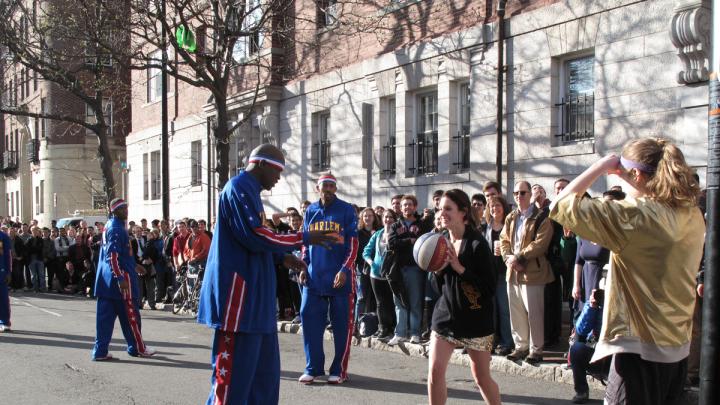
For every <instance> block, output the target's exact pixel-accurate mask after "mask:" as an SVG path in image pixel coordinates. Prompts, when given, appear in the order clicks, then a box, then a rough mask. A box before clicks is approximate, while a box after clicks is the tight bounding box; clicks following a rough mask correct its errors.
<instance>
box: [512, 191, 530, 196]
mask: <svg viewBox="0 0 720 405" xmlns="http://www.w3.org/2000/svg"><path fill="white" fill-rule="evenodd" d="M527 193H528V192H527V191H526V190H520V191H513V195H514V196H515V197H517V196H518V195H521V196H523V195H525V194H527Z"/></svg>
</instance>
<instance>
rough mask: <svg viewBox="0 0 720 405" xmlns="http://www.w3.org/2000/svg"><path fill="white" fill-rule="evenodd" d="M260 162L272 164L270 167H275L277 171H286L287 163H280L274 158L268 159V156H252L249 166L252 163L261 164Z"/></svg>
mask: <svg viewBox="0 0 720 405" xmlns="http://www.w3.org/2000/svg"><path fill="white" fill-rule="evenodd" d="M260 162H265V163H268V164H270V165H272V166H275V167H276V168H277V169H279V170H281V171H282V170H284V169H285V163H283V162H280V161H278V160H275V159H273V158H271V157H268V156H263V155H252V156H250V158H249V159H248V164H250V163H255V164H257V163H260Z"/></svg>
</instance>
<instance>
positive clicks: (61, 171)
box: [0, 0, 130, 226]
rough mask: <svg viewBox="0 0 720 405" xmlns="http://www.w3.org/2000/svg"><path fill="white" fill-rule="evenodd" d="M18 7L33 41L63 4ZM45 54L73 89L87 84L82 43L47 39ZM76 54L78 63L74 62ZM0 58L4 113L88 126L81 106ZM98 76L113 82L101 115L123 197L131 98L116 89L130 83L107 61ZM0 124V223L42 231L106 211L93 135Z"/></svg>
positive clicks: (89, 58)
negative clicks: (74, 82) (34, 224)
mask: <svg viewBox="0 0 720 405" xmlns="http://www.w3.org/2000/svg"><path fill="white" fill-rule="evenodd" d="M25 3H26V4H25V7H27V10H32V11H31V12H32V14H20V15H19V16H18V21H20V22H21V26H22V27H23V28H24V30H26V32H25V33H24V38H28V37H30V38H32V36H33V33H32V27H33V26H34V25H33V24H41V22H40V21H42V19H43V18H45V17H46V16H47V15H48V14H47V13H49V12H51V11H49V10H54V9H53V7H61V6H62V5H63V4H66V3H65V2H64V0H57V1H39V0H27V1H26V2H25ZM31 21H32V22H31ZM47 46H48V49H52V51H47V52H48V53H47V54H46V55H50V54H52V55H54V56H53V57H58V58H60V57H62V58H66V59H65V62H66V63H67V65H64V66H65V68H66V69H67V70H68V71H71V72H75V74H76V77H77V78H78V86H80V87H83V86H89V84H88V83H92V82H91V81H90V80H86V78H88V72H90V71H92V70H93V69H92V66H93V63H95V62H94V60H95V56H96V55H94V54H93V53H92V52H89V47H87V46H86V45H85V43H83V42H81V41H77V40H75V41H74V42H69V41H68V40H66V39H63V38H51V39H49V40H48V43H47ZM65 51H67V52H65ZM75 53H77V57H73V55H75ZM3 56H4V63H5V64H6V65H4V66H5V67H3V68H2V72H3V73H4V76H5V77H3V83H4V87H3V91H2V103H3V106H4V107H7V108H23V109H25V110H26V111H28V112H34V113H40V112H43V113H50V114H57V115H62V116H67V117H71V118H75V119H78V120H84V121H86V122H87V121H93V120H95V117H94V113H93V111H92V110H91V109H90V108H89V107H88V106H87V105H86V104H85V103H84V102H83V101H82V100H80V99H79V98H77V97H76V96H74V95H72V94H70V93H69V92H67V91H65V90H64V89H63V88H61V87H60V86H58V85H57V84H55V83H53V82H51V81H49V80H45V79H44V78H43V77H42V75H41V74H38V73H37V72H34V71H32V70H31V69H28V68H26V67H25V66H23V65H22V64H20V63H18V60H17V59H16V58H15V56H14V55H12V54H11V53H8V52H3ZM46 57H48V58H49V57H50V56H46ZM103 60H104V59H103ZM65 62H63V63H65ZM100 69H103V70H104V71H105V72H108V73H109V75H108V76H114V75H117V76H116V80H118V82H117V83H118V85H117V86H115V87H116V88H117V89H118V90H117V91H113V92H108V93H104V96H106V98H105V97H104V98H103V111H104V113H105V115H106V116H109V117H110V118H109V125H110V127H111V128H110V129H109V140H110V149H111V154H112V159H113V161H114V162H115V165H114V168H113V172H114V174H115V181H116V182H117V183H118V186H119V187H118V195H123V194H124V191H125V187H124V186H123V184H122V183H123V177H124V176H123V173H122V170H121V168H120V162H121V161H124V160H125V137H126V136H127V134H128V132H129V130H130V109H129V108H130V105H129V103H128V102H127V100H128V98H129V93H130V92H129V89H128V88H127V87H125V89H123V87H122V86H120V85H119V83H121V82H123V81H125V82H127V81H128V80H129V75H128V74H127V73H123V72H121V71H120V70H119V69H118V68H117V66H113V63H112V60H110V59H108V60H106V61H104V62H103V64H102V67H101V68H100ZM123 77H124V78H123ZM88 93H90V91H88ZM90 94H94V93H90ZM0 119H1V120H2V123H3V127H2V128H3V142H1V143H0V144H1V145H0V146H1V148H2V168H1V169H2V177H1V178H0V189H2V190H1V191H2V192H3V196H4V198H3V199H2V200H1V201H0V213H1V215H3V216H4V215H9V216H11V217H13V218H15V217H18V218H19V219H20V220H21V221H23V222H29V221H30V220H31V219H37V220H38V222H39V224H40V225H41V226H50V224H51V220H52V219H58V218H62V217H68V216H72V215H73V214H74V213H76V212H80V213H83V212H85V213H89V212H94V213H96V212H104V211H105V206H106V204H107V201H106V197H105V192H104V188H103V184H104V181H103V177H102V174H101V170H100V164H99V160H98V138H97V136H96V135H95V133H94V132H92V131H90V130H88V129H86V128H85V127H83V126H81V125H78V124H72V123H69V122H66V121H59V120H52V119H40V118H28V117H19V116H11V115H4V116H2V115H0ZM93 215H94V214H93Z"/></svg>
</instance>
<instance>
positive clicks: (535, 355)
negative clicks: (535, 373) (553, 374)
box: [525, 353, 543, 366]
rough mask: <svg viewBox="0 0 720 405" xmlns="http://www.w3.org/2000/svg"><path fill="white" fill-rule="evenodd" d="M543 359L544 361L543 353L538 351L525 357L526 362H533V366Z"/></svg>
mask: <svg viewBox="0 0 720 405" xmlns="http://www.w3.org/2000/svg"><path fill="white" fill-rule="evenodd" d="M541 361H543V356H542V354H538V353H530V355H529V356H527V358H526V359H525V363H528V364H531V365H533V366H535V365H537V364H538V363H540V362H541Z"/></svg>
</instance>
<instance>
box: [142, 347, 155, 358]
mask: <svg viewBox="0 0 720 405" xmlns="http://www.w3.org/2000/svg"><path fill="white" fill-rule="evenodd" d="M155 353H157V350H155V348H153V347H150V346H145V351H144V352H142V353H138V356H140V357H152V356H154V355H155Z"/></svg>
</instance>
